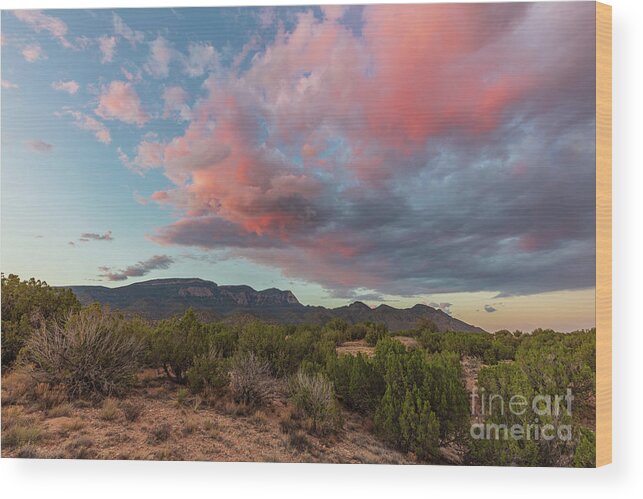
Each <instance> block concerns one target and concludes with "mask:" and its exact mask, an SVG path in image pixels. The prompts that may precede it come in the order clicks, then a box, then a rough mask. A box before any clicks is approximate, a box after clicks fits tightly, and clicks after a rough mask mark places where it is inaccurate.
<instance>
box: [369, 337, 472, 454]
mask: <svg viewBox="0 0 643 499" xmlns="http://www.w3.org/2000/svg"><path fill="white" fill-rule="evenodd" d="M373 362H374V364H375V366H376V368H377V369H379V370H380V372H381V374H382V376H383V379H384V383H385V391H384V396H383V397H382V399H381V401H380V402H379V404H378V406H377V410H376V412H375V416H374V425H375V431H376V433H377V434H378V435H379V436H380V437H382V438H383V439H384V440H385V441H387V442H389V443H390V444H391V445H393V446H395V447H397V448H399V449H400V450H402V451H405V452H408V451H411V452H414V453H415V454H416V455H417V456H418V457H419V458H420V459H431V458H435V457H436V456H437V453H438V450H439V445H440V444H442V443H446V442H448V441H450V440H453V439H456V438H457V437H458V436H461V435H462V434H464V432H465V431H466V425H467V422H468V400H467V395H466V391H465V389H464V381H463V377H462V371H461V368H460V365H459V358H458V356H457V354H454V353H448V352H447V353H444V354H433V355H428V354H427V353H426V352H425V351H423V350H418V349H414V350H410V351H409V350H407V349H406V348H405V347H404V346H403V345H401V344H400V343H399V342H397V341H393V340H384V341H380V342H379V343H378V346H377V348H376V353H375V358H374V359H373Z"/></svg>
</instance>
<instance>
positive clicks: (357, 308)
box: [69, 278, 484, 332]
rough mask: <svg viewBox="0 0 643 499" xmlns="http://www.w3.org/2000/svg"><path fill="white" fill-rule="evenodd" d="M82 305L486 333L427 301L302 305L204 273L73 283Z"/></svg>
mask: <svg viewBox="0 0 643 499" xmlns="http://www.w3.org/2000/svg"><path fill="white" fill-rule="evenodd" d="M69 288H70V289H71V290H72V291H73V292H74V294H75V295H76V296H77V297H78V299H79V300H80V302H81V303H82V304H83V305H88V304H90V303H95V302H98V303H101V304H103V305H109V306H110V307H111V308H113V309H116V310H121V311H123V312H124V313H128V314H139V315H141V316H143V317H146V318H148V319H164V318H167V317H171V316H173V315H177V314H182V313H183V312H185V311H186V310H187V309H188V308H190V307H191V308H193V309H195V310H196V311H198V312H199V313H200V315H201V316H205V318H206V319H207V320H213V321H214V320H225V319H229V318H234V317H241V316H243V317H248V318H257V319H261V320H267V321H276V322H282V323H286V324H324V323H326V322H328V321H329V320H331V319H334V318H340V319H343V320H345V321H346V322H348V323H350V324H354V323H358V322H365V321H370V322H376V323H383V324H386V325H387V327H388V328H389V330H390V331H401V330H404V329H412V328H414V327H416V326H417V325H418V323H419V321H421V320H431V321H432V322H433V323H434V324H435V325H436V327H437V328H438V329H439V330H440V331H447V330H449V331H462V332H484V330H483V329H481V328H479V327H476V326H472V325H471V324H467V323H466V322H463V321H461V320H458V319H456V318H454V317H451V316H450V315H448V314H446V313H445V312H443V311H442V310H438V309H435V308H433V307H429V306H427V305H421V304H418V305H415V306H413V307H411V308H406V309H398V308H393V307H390V306H388V305H380V306H378V307H375V308H371V307H369V306H368V305H366V304H364V303H362V302H359V301H358V302H354V303H352V304H350V305H346V306H343V307H338V308H332V309H330V308H326V307H322V306H311V305H302V304H301V303H300V302H299V300H298V299H297V297H296V296H295V295H294V294H293V293H292V292H291V291H288V290H285V291H282V290H280V289H276V288H270V289H264V290H261V291H257V290H255V289H253V288H251V287H250V286H246V285H223V286H220V285H218V284H216V283H214V282H212V281H206V280H203V279H199V278H188V279H183V278H176V279H153V280H149V281H143V282H138V283H135V284H129V285H126V286H120V287H116V288H108V287H105V286H69Z"/></svg>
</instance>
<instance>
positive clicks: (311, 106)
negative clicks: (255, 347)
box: [1, 2, 595, 330]
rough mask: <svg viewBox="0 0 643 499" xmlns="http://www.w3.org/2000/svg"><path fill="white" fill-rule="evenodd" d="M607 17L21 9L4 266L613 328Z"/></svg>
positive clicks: (56, 277) (6, 125)
mask: <svg viewBox="0 0 643 499" xmlns="http://www.w3.org/2000/svg"><path fill="white" fill-rule="evenodd" d="M591 5H593V4H591V3H590V2H587V3H583V2H581V3H575V4H573V5H561V4H554V5H549V6H540V5H537V4H533V5H532V4H522V5H517V4H511V5H507V6H505V7H498V6H495V7H494V6H486V7H481V6H469V7H464V6H416V7H408V6H407V7H400V6H398V7H392V6H380V7H372V6H368V7H351V8H343V7H329V8H319V7H302V8H294V7H288V8H226V9H218V8H200V9H121V10H50V11H3V12H2V156H1V160H2V248H1V249H2V256H1V259H2V270H3V272H6V273H9V272H10V273H17V274H19V275H21V276H22V277H29V276H36V277H38V278H42V279H45V280H47V281H48V282H50V283H51V284H55V285H70V284H103V285H108V286H114V285H122V284H127V283H131V282H136V281H139V280H144V279H149V278H160V277H194V276H196V277H202V278H205V279H211V280H214V281H216V282H218V283H221V284H238V283H245V284H249V285H252V286H253V287H255V288H257V289H263V288H267V287H273V286H274V287H279V288H282V289H291V290H292V291H293V292H294V293H295V294H296V295H297V296H298V298H299V299H300V301H302V302H303V303H310V304H322V305H326V306H336V305H341V304H345V303H347V302H350V301H353V300H356V299H361V300H363V301H365V302H367V303H370V304H378V303H381V302H388V303H390V304H391V305H393V306H410V305H412V304H414V303H417V302H421V303H427V304H433V305H434V306H438V307H441V308H443V309H444V310H445V311H448V312H449V313H454V314H455V315H456V316H458V317H460V318H463V319H464V320H468V321H469V322H472V323H474V324H477V325H481V326H482V327H485V328H488V329H497V328H500V327H508V328H525V329H529V328H531V327H537V326H543V327H545V326H547V327H555V328H558V329H564V330H569V329H574V328H579V327H591V326H593V321H594V318H593V307H594V301H593V288H594V268H593V258H594V256H595V251H594V239H593V232H592V230H593V228H592V227H593V216H594V211H593V210H594V206H593V203H594V190H593V189H594V187H593V186H594V166H593V151H594V150H593V134H594V116H593V105H594V101H593V99H594V97H593V92H594V86H593V85H594V79H593V52H592V51H591V50H590V49H591V47H592V44H591V41H592V37H593V32H592V31H591V30H592V29H593V28H589V27H590V26H593V17H592V14H591V13H592V12H593V10H592V9H591V8H590V7H591ZM572 18H573V21H571V20H570V19H572ZM543 40H544V41H543ZM536 42H538V43H536ZM543 44H544V45H546V46H543ZM409 47H411V48H412V50H410V49H409ZM569 61H573V62H571V63H570V62H569ZM544 314H545V315H544ZM543 317H545V319H543Z"/></svg>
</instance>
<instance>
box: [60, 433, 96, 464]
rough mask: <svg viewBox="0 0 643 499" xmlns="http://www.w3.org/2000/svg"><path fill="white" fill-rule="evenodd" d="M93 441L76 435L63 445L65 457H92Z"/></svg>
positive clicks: (94, 452) (94, 455)
mask: <svg viewBox="0 0 643 499" xmlns="http://www.w3.org/2000/svg"><path fill="white" fill-rule="evenodd" d="M93 447H94V441H93V440H92V439H91V438H89V437H78V438H76V439H74V440H72V441H71V442H69V443H68V444H67V445H66V446H65V450H66V454H65V458H67V459H94V458H95V457H96V451H95V450H94V449H93Z"/></svg>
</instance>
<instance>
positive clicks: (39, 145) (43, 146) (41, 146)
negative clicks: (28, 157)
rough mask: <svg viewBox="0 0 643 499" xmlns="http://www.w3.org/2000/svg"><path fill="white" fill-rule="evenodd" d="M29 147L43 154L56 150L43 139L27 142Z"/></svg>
mask: <svg viewBox="0 0 643 499" xmlns="http://www.w3.org/2000/svg"><path fill="white" fill-rule="evenodd" d="M27 145H28V146H29V147H30V148H31V149H33V150H34V151H38V152H42V153H48V152H51V151H53V150H54V146H53V145H51V144H48V143H47V142H45V141H44V140H41V139H34V140H30V141H29V142H27Z"/></svg>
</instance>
